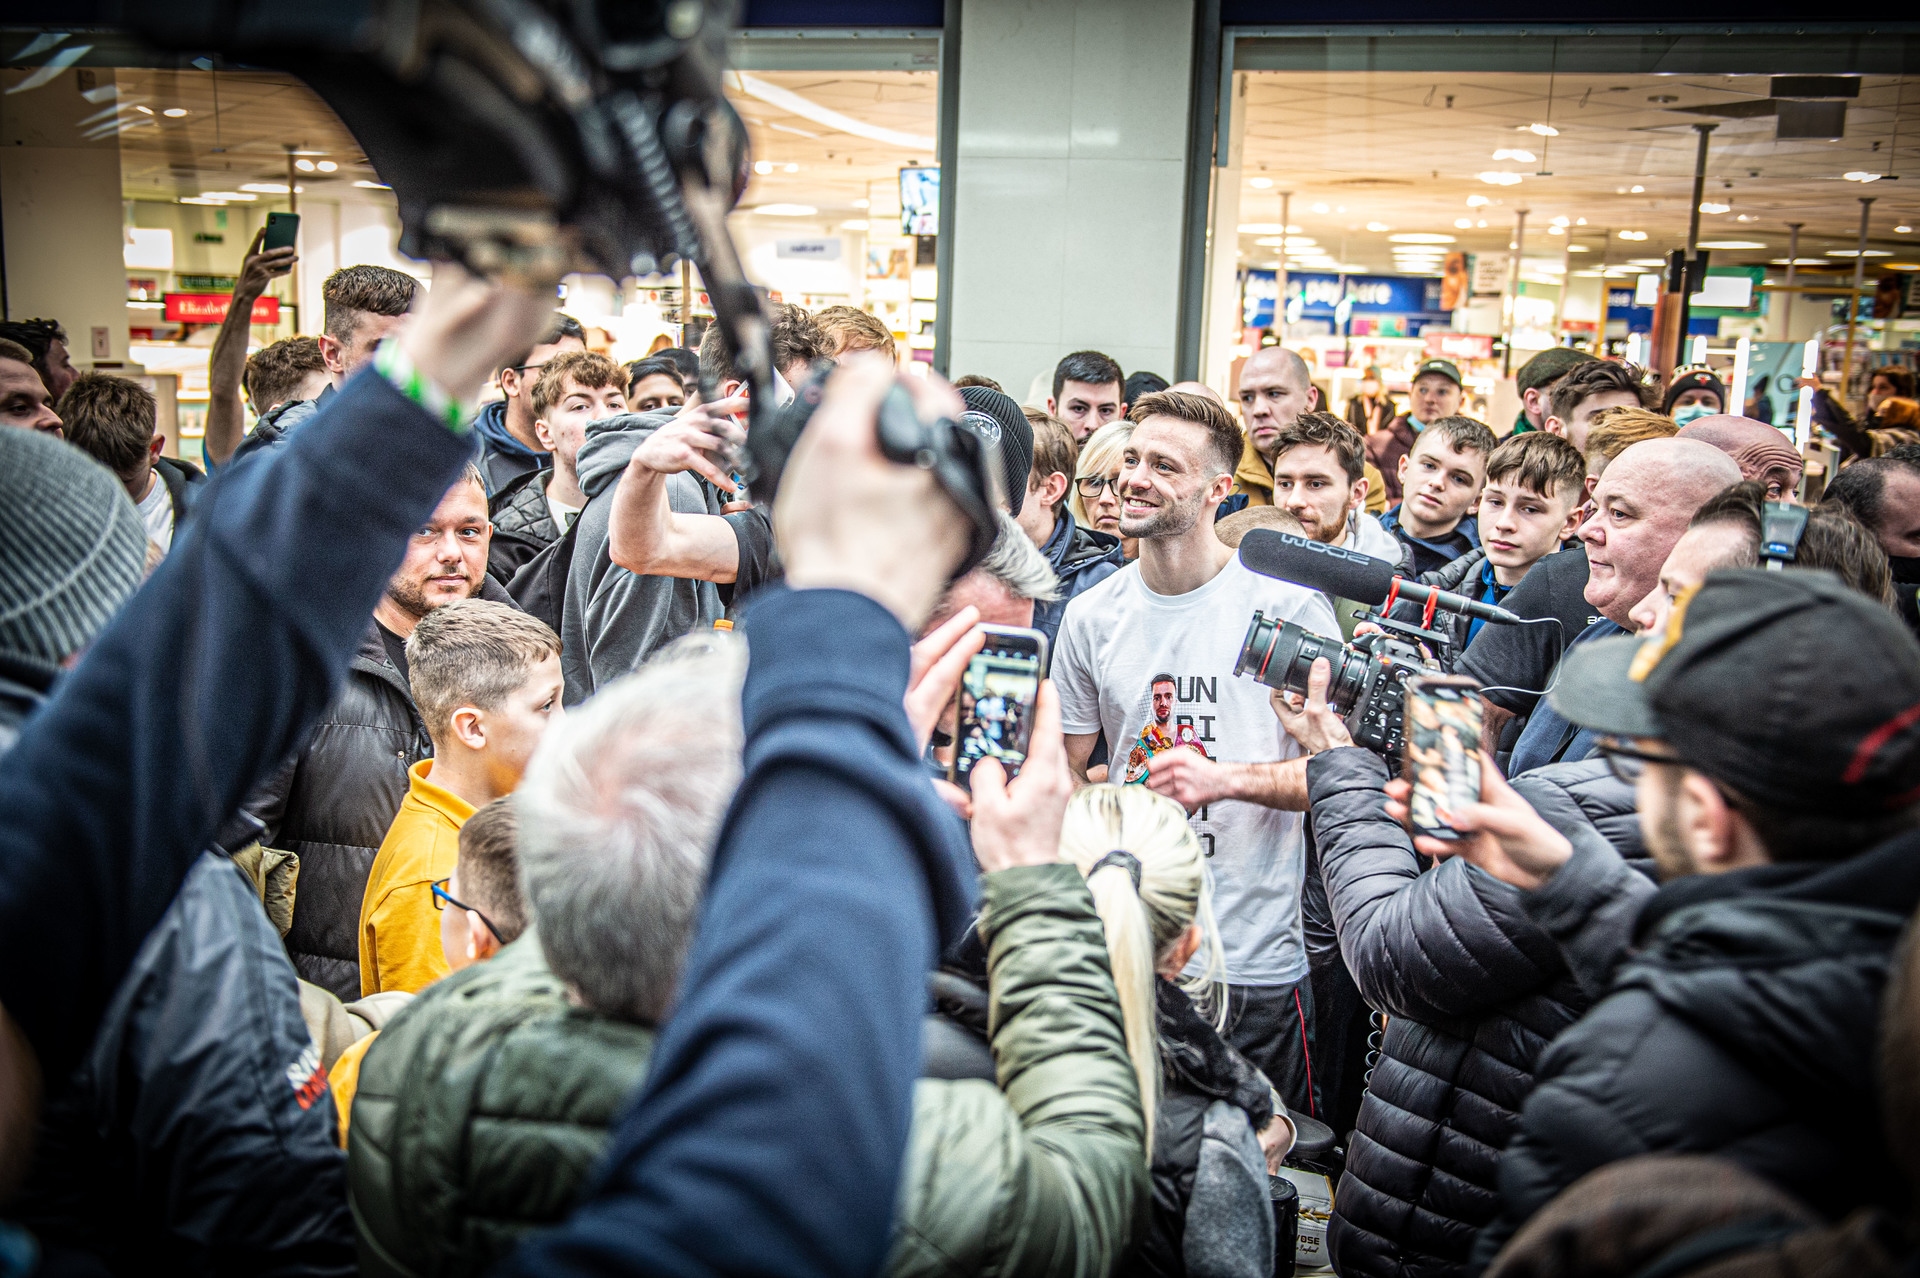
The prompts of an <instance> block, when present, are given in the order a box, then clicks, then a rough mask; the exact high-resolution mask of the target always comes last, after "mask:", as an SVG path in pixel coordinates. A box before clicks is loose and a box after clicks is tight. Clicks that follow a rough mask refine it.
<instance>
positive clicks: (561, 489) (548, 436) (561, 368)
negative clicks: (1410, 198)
mask: <svg viewBox="0 0 1920 1278" xmlns="http://www.w3.org/2000/svg"><path fill="white" fill-rule="evenodd" d="M626 387H627V374H626V370H625V369H623V368H621V367H620V366H619V365H618V364H616V363H614V362H613V361H612V360H610V359H608V358H607V357H606V356H605V355H599V354H596V353H594V352H593V351H586V350H579V351H563V352H561V353H560V354H558V355H555V356H554V357H553V358H551V359H549V360H548V361H547V362H546V366H545V367H544V368H543V369H542V370H541V373H540V377H539V380H537V381H535V382H534V383H533V388H532V390H531V391H530V392H528V395H527V399H528V411H530V412H531V413H532V414H533V432H534V436H535V438H536V439H538V440H539V442H540V447H541V448H543V449H544V450H546V454H547V456H549V457H551V458H552V464H551V465H549V466H546V467H543V468H542V469H540V470H536V471H531V472H528V473H527V474H525V475H522V476H520V477H519V478H518V479H515V480H514V481H512V482H511V483H510V484H508V486H507V487H505V488H503V489H501V490H500V491H499V492H498V493H496V494H494V496H493V499H492V500H491V501H489V502H488V509H489V510H490V511H491V512H492V516H493V544H492V546H491V547H490V548H489V550H488V552H487V571H488V572H490V573H492V574H493V576H494V579H495V580H497V581H512V580H513V575H514V573H516V572H518V571H519V570H520V568H521V567H522V566H524V565H525V564H526V562H527V561H528V560H530V559H532V558H533V557H534V556H535V555H537V554H539V553H540V552H541V551H542V550H545V549H546V548H547V547H548V546H550V545H552V544H553V543H554V542H556V541H558V540H559V539H560V538H561V536H562V535H564V534H565V533H566V531H567V528H568V526H569V525H571V524H572V522H573V520H574V519H575V518H576V517H577V516H578V515H579V514H580V511H581V508H582V507H584V506H585V505H586V504H587V497H586V494H585V493H583V492H581V491H580V476H579V471H578V469H577V465H576V463H577V459H578V458H579V456H580V445H581V444H583V443H585V442H586V438H587V434H586V431H587V423H589V422H597V421H603V420H605V419H606V418H609V417H618V416H621V415H622V414H624V413H625V412H626V411H627V394H626Z"/></svg>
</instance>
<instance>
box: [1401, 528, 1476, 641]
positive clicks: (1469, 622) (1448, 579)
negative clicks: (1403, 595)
mask: <svg viewBox="0 0 1920 1278" xmlns="http://www.w3.org/2000/svg"><path fill="white" fill-rule="evenodd" d="M1486 559H1487V552H1486V550H1485V549H1484V548H1482V547H1480V546H1475V547H1474V548H1473V549H1472V550H1469V551H1468V552H1467V553H1466V554H1464V555H1461V556H1460V557H1459V558H1458V559H1455V560H1452V561H1451V562H1448V563H1444V564H1441V565H1440V566H1439V567H1438V568H1435V569H1434V570H1433V571H1432V572H1423V573H1421V574H1420V582H1421V584H1423V585H1428V586H1435V587H1438V588H1439V589H1441V590H1444V591H1447V592H1448V593H1449V594H1455V595H1468V596H1470V597H1472V598H1476V599H1477V598H1479V595H1480V565H1481V564H1483V563H1485V562H1486ZM1426 610H1427V606H1426V605H1425V604H1419V603H1415V602H1413V601H1412V600H1411V599H1402V600H1401V601H1399V602H1398V603H1396V604H1394V605H1393V611H1392V613H1391V614H1389V615H1391V616H1392V617H1393V619H1394V620H1395V621H1410V622H1413V623H1414V624H1415V625H1418V624H1419V623H1420V619H1421V618H1422V616H1424V615H1425V613H1426ZM1433 627H1434V629H1436V630H1438V631H1440V632H1441V633H1442V634H1445V635H1448V636H1449V637H1451V638H1452V640H1453V651H1452V654H1451V655H1452V656H1454V657H1458V656H1459V655H1460V654H1461V653H1463V652H1465V651H1466V650H1467V640H1468V638H1469V637H1471V635H1472V634H1473V618H1472V617H1462V616H1456V615H1455V614H1453V613H1450V612H1439V611H1437V610H1436V611H1435V613H1434V615H1433Z"/></svg>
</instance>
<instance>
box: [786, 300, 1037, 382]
mask: <svg viewBox="0 0 1920 1278" xmlns="http://www.w3.org/2000/svg"><path fill="white" fill-rule="evenodd" d="M813 318H814V322H815V323H817V324H818V325H819V326H820V331H821V332H822V333H825V334H826V337H827V350H826V352H825V353H826V354H827V356H828V357H829V358H831V359H839V358H840V357H841V356H842V355H847V354H850V353H852V352H854V351H884V352H886V356H887V358H888V359H890V360H892V361H894V362H895V363H896V364H897V363H899V362H900V351H899V348H898V347H897V346H896V345H895V344H894V340H893V333H892V332H891V331H890V330H889V329H888V328H887V326H886V325H885V324H882V323H881V322H880V320H879V317H877V316H875V315H874V314H873V313H872V312H870V311H863V310H860V309H858V308H857V307H852V306H829V307H827V308H826V309H825V310H822V311H818V312H815V314H814V317H813ZM994 389H995V390H999V389H1000V388H999V387H998V386H996V387H994Z"/></svg>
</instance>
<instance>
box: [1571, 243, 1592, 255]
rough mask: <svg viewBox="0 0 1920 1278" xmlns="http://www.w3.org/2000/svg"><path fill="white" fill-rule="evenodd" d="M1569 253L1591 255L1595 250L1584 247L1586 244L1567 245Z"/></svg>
mask: <svg viewBox="0 0 1920 1278" xmlns="http://www.w3.org/2000/svg"><path fill="white" fill-rule="evenodd" d="M1567 252H1569V253H1591V252H1593V250H1592V249H1590V248H1588V247H1587V246H1586V245H1584V244H1569V245H1567Z"/></svg>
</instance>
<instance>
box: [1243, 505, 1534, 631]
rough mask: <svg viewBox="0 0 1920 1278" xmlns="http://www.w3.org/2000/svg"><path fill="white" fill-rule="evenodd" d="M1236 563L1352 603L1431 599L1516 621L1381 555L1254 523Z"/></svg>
mask: <svg viewBox="0 0 1920 1278" xmlns="http://www.w3.org/2000/svg"><path fill="white" fill-rule="evenodd" d="M1240 562H1241V563H1243V564H1245V565H1246V566H1247V567H1248V568H1249V569H1251V570H1252V571H1254V572H1257V573H1259V574H1260V575H1261V576H1263V577H1276V578H1278V579H1279V580H1281V581H1291V582H1293V583H1295V584H1296V585H1301V586H1310V587H1312V588H1313V589H1315V590H1324V591H1326V592H1327V593H1328V594H1329V595H1332V596H1334V597H1335V598H1336V599H1351V600H1353V601H1354V602H1355V603H1363V604H1375V605H1378V604H1383V603H1385V602H1386V601H1387V599H1388V597H1389V596H1395V597H1397V598H1400V599H1407V600H1411V601H1412V602H1414V603H1426V602H1427V601H1428V600H1429V599H1431V600H1432V601H1433V604H1434V606H1435V607H1436V608H1439V609H1440V610H1442V611H1444V612H1451V613H1456V614H1459V615H1461V616H1467V617H1479V618H1482V619H1483V620H1486V621H1496V622H1501V623H1504V624H1508V625H1517V624H1519V622H1520V620H1521V619H1520V618H1519V617H1517V616H1515V615H1514V614H1513V613H1510V612H1508V611H1507V610H1506V609H1505V608H1496V607H1495V606H1494V605H1492V604H1489V603H1481V602H1480V601H1479V600H1478V599H1469V598H1467V597H1466V596H1465V595H1456V594H1453V593H1452V592H1450V591H1446V590H1436V589H1434V588H1433V587H1432V586H1423V585H1421V584H1420V583H1419V582H1417V581H1408V580H1407V579H1406V578H1405V577H1402V576H1400V575H1399V572H1398V571H1397V569H1396V566H1395V565H1393V564H1390V563H1388V562H1387V561H1386V560H1384V559H1375V558H1374V557H1373V556H1372V555H1363V554H1361V553H1360V552H1359V551H1357V550H1343V549H1341V548H1340V547H1338V546H1328V545H1323V544H1322V543H1320V542H1317V541H1312V540H1310V539H1308V538H1306V537H1296V536H1294V535H1293V534H1292V533H1283V532H1280V531H1279V530H1278V529H1274V528H1255V529H1253V530H1252V531H1250V532H1248V533H1247V535H1246V537H1245V539H1244V540H1242V541H1241V543H1240ZM1396 587H1398V593H1397V595H1396V592H1395V588H1396Z"/></svg>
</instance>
